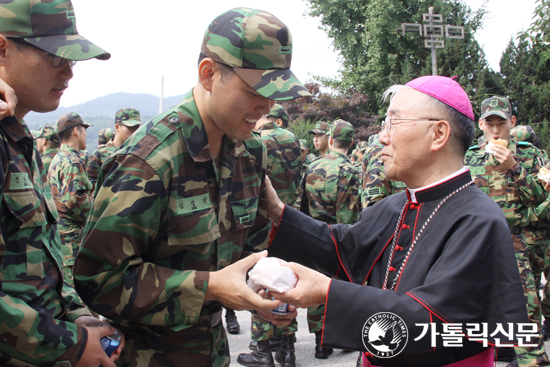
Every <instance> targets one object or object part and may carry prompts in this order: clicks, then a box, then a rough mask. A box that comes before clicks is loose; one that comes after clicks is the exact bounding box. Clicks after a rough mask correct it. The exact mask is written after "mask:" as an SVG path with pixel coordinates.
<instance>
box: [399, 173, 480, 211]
mask: <svg viewBox="0 0 550 367" xmlns="http://www.w3.org/2000/svg"><path fill="white" fill-rule="evenodd" d="M470 181H472V176H470V170H469V169H468V168H467V167H462V168H461V169H459V170H458V171H456V172H455V173H453V174H451V175H449V176H447V177H445V178H444V179H442V180H440V181H438V182H436V183H434V184H431V185H429V186H424V187H421V188H419V189H409V188H407V197H408V198H409V201H410V202H417V203H422V202H426V201H432V200H437V199H440V198H443V197H445V196H447V195H449V194H450V193H451V192H453V191H454V190H456V189H458V188H459V187H460V186H462V185H464V184H467V183H468V182H470Z"/></svg>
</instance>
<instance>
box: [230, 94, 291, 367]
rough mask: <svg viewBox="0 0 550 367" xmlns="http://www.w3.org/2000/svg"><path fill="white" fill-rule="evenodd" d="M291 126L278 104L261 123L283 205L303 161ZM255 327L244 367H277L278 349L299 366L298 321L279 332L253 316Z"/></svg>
mask: <svg viewBox="0 0 550 367" xmlns="http://www.w3.org/2000/svg"><path fill="white" fill-rule="evenodd" d="M288 123H289V117H288V114H287V113H286V111H285V109H284V108H283V106H281V105H279V104H275V105H274V106H273V107H272V108H271V110H270V111H269V113H268V114H267V115H266V116H263V117H262V118H261V119H260V120H259V121H258V131H259V132H260V135H261V137H262V141H263V142H264V144H265V147H266V149H267V176H268V177H269V179H270V181H271V184H272V185H273V187H274V188H275V191H276V192H277V195H278V196H279V198H280V199H281V201H282V202H283V203H285V204H287V205H293V204H294V203H295V202H296V195H297V188H298V186H299V184H300V177H301V173H302V160H301V152H300V142H299V141H298V138H296V135H294V133H293V132H291V131H289V130H287V128H288ZM228 325H229V323H228ZM251 325H252V342H251V347H252V348H255V349H254V350H253V352H252V353H249V354H246V353H242V354H240V355H239V357H238V358H237V362H239V363H240V364H242V365H244V366H264V365H273V363H274V361H273V356H272V354H271V350H272V347H273V349H275V348H276V347H277V345H278V346H280V348H277V352H276V353H275V360H276V361H277V362H279V363H281V364H283V365H284V366H286V367H294V366H295V365H296V363H295V361H296V356H295V353H294V335H295V333H296V331H297V330H298V324H297V321H296V319H294V320H292V322H291V324H290V325H289V326H285V327H283V328H276V327H274V326H273V324H271V323H270V322H268V321H266V320H264V319H262V318H260V317H258V316H256V315H252V321H251ZM281 336H282V338H281ZM281 339H282V340H281ZM254 342H256V343H254ZM258 346H259V347H258Z"/></svg>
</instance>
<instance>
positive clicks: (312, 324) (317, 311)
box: [306, 304, 325, 334]
mask: <svg viewBox="0 0 550 367" xmlns="http://www.w3.org/2000/svg"><path fill="white" fill-rule="evenodd" d="M324 318H325V305H324V304H323V305H315V306H311V307H308V308H307V316H306V320H307V327H308V329H309V333H310V334H313V333H316V332H318V331H323V320H324Z"/></svg>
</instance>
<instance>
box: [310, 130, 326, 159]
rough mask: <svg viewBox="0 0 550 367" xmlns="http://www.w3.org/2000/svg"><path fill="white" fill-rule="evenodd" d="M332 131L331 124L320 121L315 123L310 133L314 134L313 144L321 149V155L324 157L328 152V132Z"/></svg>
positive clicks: (318, 149) (317, 148)
mask: <svg viewBox="0 0 550 367" xmlns="http://www.w3.org/2000/svg"><path fill="white" fill-rule="evenodd" d="M329 133H330V125H329V124H328V123H326V122H323V121H319V122H317V124H316V125H315V129H313V130H309V131H308V134H313V145H314V146H315V149H316V150H317V151H319V156H318V157H317V159H318V158H320V157H323V156H325V155H326V154H327V153H328V134H329Z"/></svg>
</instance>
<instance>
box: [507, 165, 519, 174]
mask: <svg viewBox="0 0 550 367" xmlns="http://www.w3.org/2000/svg"><path fill="white" fill-rule="evenodd" d="M508 172H510V174H511V175H512V176H514V175H518V176H519V175H520V174H521V166H520V165H519V162H516V164H514V167H512V168H510V169H509V170H508Z"/></svg>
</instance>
